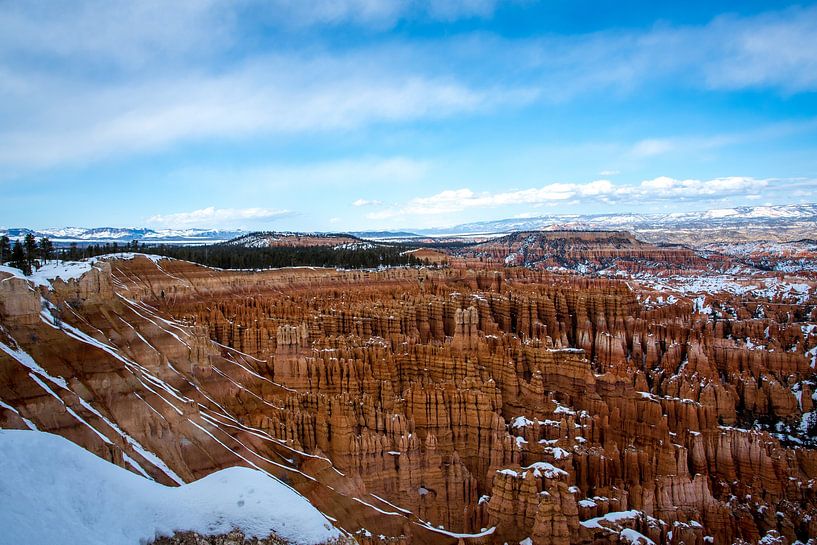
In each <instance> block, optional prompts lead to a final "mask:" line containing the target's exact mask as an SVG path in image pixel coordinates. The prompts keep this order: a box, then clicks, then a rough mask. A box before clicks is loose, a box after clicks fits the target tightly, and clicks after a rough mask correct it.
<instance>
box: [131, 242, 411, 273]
mask: <svg viewBox="0 0 817 545" xmlns="http://www.w3.org/2000/svg"><path fill="white" fill-rule="evenodd" d="M407 249H408V248H405V247H402V246H383V247H375V248H368V249H337V250H336V249H334V248H332V247H331V246H300V247H283V246H274V247H271V248H246V247H243V246H234V245H228V244H216V245H212V246H169V245H158V246H142V250H141V251H143V252H145V253H151V254H157V255H162V256H166V257H174V258H176V259H183V260H185V261H192V262H194V263H199V264H201V265H207V266H208V267H218V268H220V269H268V268H275V267H299V266H311V267H340V268H345V269H373V268H377V267H381V266H383V267H394V266H418V265H422V264H423V263H424V262H423V261H421V260H420V259H418V258H417V257H415V256H414V255H412V254H403V252H405V250H407Z"/></svg>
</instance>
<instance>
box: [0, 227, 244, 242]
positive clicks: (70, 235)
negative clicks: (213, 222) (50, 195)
mask: <svg viewBox="0 0 817 545" xmlns="http://www.w3.org/2000/svg"><path fill="white" fill-rule="evenodd" d="M28 233H32V234H33V235H34V236H35V237H36V238H42V237H48V238H49V239H51V242H53V243H55V244H70V243H71V242H76V243H79V244H96V243H105V242H118V243H126V242H130V241H132V240H138V241H140V242H149V243H156V244H161V243H167V244H214V243H217V242H224V241H227V240H230V239H232V238H235V237H239V236H242V235H245V234H247V232H246V231H225V230H220V229H159V230H154V229H147V228H120V227H93V228H86V227H61V228H54V229H27V228H10V229H4V228H0V235H7V236H8V237H9V238H11V239H12V240H14V239H21V238H23V237H24V236H26V235H27V234H28Z"/></svg>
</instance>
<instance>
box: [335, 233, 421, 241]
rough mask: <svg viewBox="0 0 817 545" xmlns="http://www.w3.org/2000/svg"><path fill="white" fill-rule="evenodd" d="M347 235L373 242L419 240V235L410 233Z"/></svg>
mask: <svg viewBox="0 0 817 545" xmlns="http://www.w3.org/2000/svg"><path fill="white" fill-rule="evenodd" d="M349 234H350V235H354V236H356V237H359V238H366V239H373V240H389V239H401V240H402V239H407V238H421V235H418V234H417V233H413V232H411V231H350V232H349Z"/></svg>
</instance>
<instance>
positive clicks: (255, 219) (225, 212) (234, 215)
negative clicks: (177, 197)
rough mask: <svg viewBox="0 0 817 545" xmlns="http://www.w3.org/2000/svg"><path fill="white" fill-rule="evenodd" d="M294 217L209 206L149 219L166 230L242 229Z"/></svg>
mask: <svg viewBox="0 0 817 545" xmlns="http://www.w3.org/2000/svg"><path fill="white" fill-rule="evenodd" d="M290 215H292V213H291V212H289V211H288V210H270V209H267V208H216V207H214V206H209V207H207V208H201V209H199V210H193V211H191V212H177V213H174V214H157V215H155V216H152V217H150V218H148V220H147V223H148V225H153V226H159V227H165V228H190V227H202V228H214V227H242V226H244V225H252V224H258V223H261V222H267V221H273V220H277V219H280V218H283V217H287V216H290Z"/></svg>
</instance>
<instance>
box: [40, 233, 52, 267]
mask: <svg viewBox="0 0 817 545" xmlns="http://www.w3.org/2000/svg"><path fill="white" fill-rule="evenodd" d="M53 255H54V244H52V243H51V241H50V240H49V239H48V237H43V238H41V239H40V257H41V258H42V259H43V261H49V260H50V259H51V257H52V256H53Z"/></svg>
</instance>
